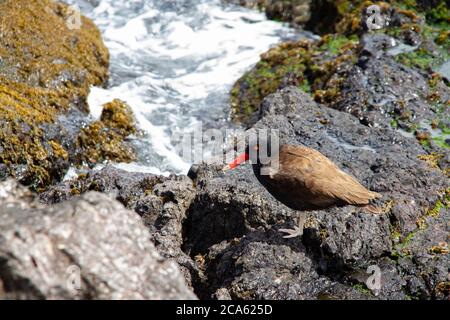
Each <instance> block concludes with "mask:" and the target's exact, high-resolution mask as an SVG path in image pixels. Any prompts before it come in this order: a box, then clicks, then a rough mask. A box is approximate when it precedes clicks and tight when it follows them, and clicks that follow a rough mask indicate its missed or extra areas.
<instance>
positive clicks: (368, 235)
mask: <svg viewBox="0 0 450 320" xmlns="http://www.w3.org/2000/svg"><path fill="white" fill-rule="evenodd" d="M22 2H25V1H14V2H13V1H3V2H1V3H0V6H1V8H2V9H8V10H11V13H14V12H15V11H14V10H15V9H17V8H19V7H20V4H21V3H22ZM325 2H327V1H322V3H325ZM42 3H44V5H45V4H48V5H49V6H50V8H51V10H49V11H46V13H45V15H49V16H46V18H49V19H56V20H55V23H63V22H62V20H61V19H62V18H61V17H62V16H63V13H61V12H64V8H65V7H64V6H61V5H55V4H53V3H50V2H42ZM305 3H306V2H305ZM383 8H384V9H383V10H388V9H389V8H390V7H388V6H385V7H383ZM22 9H23V8H22ZM41 9H42V8H41ZM355 10H356V9H355ZM3 12H4V11H3V10H2V11H0V17H2V19H3V20H2V21H4V19H8V17H9V16H11V15H9V16H8V15H5V14H3ZM25 12H26V14H29V15H30V17H29V18H34V19H38V18H36V17H34V15H32V13H31V11H26V10H25ZM355 12H356V11H355ZM389 12H390V14H392V16H393V17H394V16H397V17H400V16H402V17H403V16H406V18H408V19H413V18H414V16H413V15H411V14H407V13H405V12H403V13H399V12H398V10H397V11H396V10H394V11H392V10H391V11H389ZM352 14H354V12H353V11H352V12H351V13H348V15H345V17H346V19H344V20H343V22H342V23H340V24H339V26H344V25H345V26H347V27H352V26H353V27H355V29H358V30H359V26H360V25H359V24H356V23H355V24H352V23H350V24H345V23H344V22H349V21H353V19H350V18H351V17H353V18H356V16H354V15H352ZM406 18H405V19H406ZM6 21H7V20H6ZM39 21H40V20H39V19H38V20H37V21H36V23H39ZM58 21H59V22H58ZM83 21H84V20H83ZM358 21H359V20H358ZM86 23H88V24H89V23H90V22H88V21H87V20H86ZM6 25H7V26H9V27H10V28H13V27H14V28H16V27H15V26H16V24H13V23H12V22H10V23H9V24H8V23H7V24H6ZM38 25H39V24H38ZM17 26H19V27H20V28H26V27H25V25H24V24H20V23H19V24H17ZM19 27H18V28H19ZM20 28H19V29H18V30H19V31H20V30H24V29H20ZM92 28H94V27H92ZM11 30H16V29H11ZM25 30H27V29H25ZM93 30H94V31H93ZM408 30H409V29H408ZM408 30H406V29H405V30H404V31H405V34H404V35H403V33H402V37H403V36H404V37H408V34H409V36H411V33H410V32H409V31H408ZM19 31H15V32H19ZM66 31H67V30H66ZM91 31H93V32H92V33H89V36H88V35H82V34H78V33H77V32H82V31H67V32H69V34H71V32H74V35H73V36H74V37H78V38H77V39H78V40H77V41H74V42H70V43H75V44H74V45H76V44H80V43H83V41H91V42H88V44H86V45H87V47H88V48H90V49H92V48H94V52H93V53H92V55H90V53H89V54H88V57H91V58H92V57H95V59H100V60H97V62H99V61H100V62H101V63H100V65H101V66H102V68H101V70H103V71H104V72H106V66H107V59H106V53H105V52H104V51H103V49H102V48H103V47H102V45H101V43H100V44H99V43H98V42H96V41H95V39H93V37H92V36H93V35H94V38H97V36H98V33H97V31H96V29H95V28H94V29H92V30H91ZM360 31H361V32H362V33H361V34H358V35H357V37H355V36H352V35H351V34H350V35H348V34H341V35H336V34H333V35H328V36H324V37H322V39H320V40H318V41H317V42H298V43H288V44H282V45H280V46H279V47H277V48H274V49H272V50H271V51H269V52H268V53H267V54H265V55H263V57H262V61H261V62H260V63H259V64H258V65H257V66H256V67H255V69H253V70H250V71H249V73H248V74H246V75H244V77H243V78H242V79H241V80H239V81H238V85H237V86H236V87H235V90H234V92H233V94H232V95H233V99H238V100H235V101H234V103H235V104H234V115H235V119H237V120H238V121H241V123H243V124H244V125H245V126H247V127H248V128H270V129H277V130H279V133H280V137H281V139H282V142H289V143H294V144H299V145H305V146H308V147H311V148H314V149H316V150H318V151H320V152H322V153H323V154H325V155H326V156H327V157H329V158H330V159H332V160H333V161H334V162H335V163H336V164H337V165H338V166H339V167H341V168H342V169H343V170H345V171H346V172H348V173H349V174H351V175H353V176H354V177H356V178H357V179H358V180H359V181H361V182H362V183H363V184H364V185H365V186H366V187H368V188H370V189H371V190H373V191H376V192H379V193H380V194H382V196H383V197H382V199H380V200H379V202H378V203H377V205H378V206H379V207H380V208H382V213H380V214H369V213H367V212H364V211H362V210H361V209H359V208H355V207H343V208H333V209H329V210H321V211H316V212H310V213H308V217H307V222H306V226H305V231H304V235H303V237H302V238H296V239H289V240H288V239H283V238H282V234H281V233H279V231H278V229H280V228H285V227H287V226H291V225H292V223H293V220H294V218H295V216H296V212H294V211H292V210H290V209H288V208H287V207H285V206H284V205H282V204H281V203H279V202H277V201H276V200H275V199H274V198H272V197H271V195H270V194H268V193H267V191H266V190H265V189H264V188H263V187H262V186H261V185H260V184H259V183H258V181H257V180H256V178H255V177H254V176H253V173H252V170H251V168H250V166H241V167H239V168H237V169H235V170H233V171H231V172H229V173H226V174H224V173H223V172H222V171H221V170H220V169H221V166H220V165H214V164H209V165H207V164H198V165H194V166H193V167H192V168H191V170H190V172H189V174H188V176H176V175H171V176H169V177H161V176H155V175H152V174H145V173H129V172H125V171H122V170H119V169H116V168H114V167H112V166H106V167H105V168H104V169H102V170H99V171H94V170H90V171H87V173H85V174H80V175H79V176H78V177H77V178H76V179H73V180H70V181H64V182H58V181H59V180H60V179H61V176H62V174H63V173H64V172H65V170H66V169H67V167H68V165H69V164H72V163H74V164H77V163H79V162H87V163H90V164H93V163H95V162H96V161H99V160H100V161H101V160H104V159H114V158H117V159H120V160H126V159H129V158H130V157H129V156H127V155H129V154H130V153H128V152H122V151H126V150H128V149H127V148H126V147H125V146H124V145H123V144H122V141H123V137H124V136H126V135H128V134H131V133H133V132H134V127H133V126H132V116H131V115H130V114H129V110H128V108H127V107H125V106H124V105H123V104H122V103H120V102H118V101H116V102H113V103H111V104H108V105H106V106H105V108H104V111H103V114H102V117H101V119H98V120H97V121H95V122H92V121H91V122H89V118H88V117H87V116H86V103H85V98H86V94H87V91H84V90H87V89H86V88H87V87H86V86H87V85H88V84H97V85H98V84H101V83H104V81H106V74H104V75H102V76H101V77H95V76H93V75H91V72H93V74H96V75H98V74H99V73H98V72H97V73H96V72H94V71H93V70H98V69H96V68H94V69H91V68H90V67H88V65H86V64H85V65H84V66H79V65H78V64H76V63H75V62H71V61H74V60H72V59H70V56H68V55H63V57H64V59H65V61H67V63H65V64H63V65H65V68H67V69H64V68H63V69H64V70H68V71H67V72H68V73H67V75H68V74H72V73H71V72H73V73H74V74H75V75H77V74H78V75H80V74H82V75H84V78H83V79H84V80H83V81H81V80H77V81H75V80H74V81H72V80H68V78H65V77H63V79H66V80H60V81H63V82H56V84H55V82H52V81H50V82H46V81H43V82H42V81H37V80H33V79H37V78H36V77H38V76H40V75H41V73H40V72H37V71H36V70H40V69H33V66H32V65H31V66H28V65H27V67H26V68H25V67H24V68H23V69H20V68H17V67H15V68H13V64H11V63H12V62H11V63H10V62H8V59H6V58H3V55H2V60H1V64H0V76H1V77H4V78H5V79H6V80H5V81H8V82H3V81H2V82H1V83H2V85H1V86H3V83H7V84H8V88H10V89H7V88H6V86H5V87H0V88H2V89H3V90H2V91H0V98H2V99H4V100H0V101H1V103H0V115H2V114H6V115H10V114H11V113H8V112H9V111H10V110H14V108H17V111H15V112H16V115H17V121H13V122H10V121H9V122H8V121H7V120H8V118H0V119H5V120H4V124H5V125H7V126H11V125H12V124H14V125H17V127H14V130H13V131H12V132H13V133H17V135H18V136H17V137H16V138H15V139H16V140H15V141H16V142H17V143H14V144H8V142H9V141H10V140H8V139H7V138H9V137H10V135H8V136H4V137H3V138H2V139H3V140H1V141H2V144H1V148H3V149H2V151H3V150H11V151H9V152H2V153H1V154H2V157H3V158H1V159H6V158H5V157H6V156H7V157H9V158H8V159H9V160H8V161H6V160H2V162H1V164H0V172H3V176H5V177H6V176H8V175H12V176H15V177H16V178H18V179H19V180H20V181H21V182H23V183H27V184H31V185H32V186H33V187H34V188H35V189H38V190H39V191H41V192H40V193H39V194H35V193H32V192H31V191H29V190H28V189H26V188H24V187H22V186H19V185H17V183H16V182H14V181H13V180H7V181H5V182H2V183H0V298H68V299H69V298H94V299H95V298H99V299H102V298H118V299H121V298H149V299H153V298H158V299H169V298H175V299H178V298H181V299H190V298H196V297H198V298H201V299H210V298H215V299H448V298H449V297H450V278H449V265H450V261H449V260H450V256H449V248H448V242H449V236H448V234H449V233H448V231H449V229H448V228H449V225H448V221H450V219H449V218H450V189H449V180H448V166H449V162H450V157H449V153H448V149H446V148H445V143H446V142H445V141H439V140H436V139H432V138H430V137H429V138H426V139H424V138H420V133H421V132H422V131H421V128H420V127H419V125H420V123H418V122H417V119H420V118H423V119H428V120H429V121H433V120H434V119H437V120H436V121H437V123H436V127H440V128H442V130H444V129H445V128H446V127H448V124H447V122H446V121H448V117H446V116H445V115H446V114H447V112H448V110H447V109H445V108H442V106H443V105H445V99H448V95H449V93H448V86H447V85H448V81H447V80H446V79H445V78H443V77H440V76H438V75H434V74H433V73H431V71H430V70H431V69H427V68H428V66H427V67H425V69H423V68H422V69H421V68H420V67H418V66H416V65H411V66H408V65H406V64H405V63H404V62H405V61H403V60H398V59H396V58H395V55H394V56H393V55H391V54H389V50H390V49H395V48H396V47H397V45H394V42H393V41H396V42H395V43H397V42H398V41H399V38H398V37H395V36H393V35H391V34H390V33H387V32H381V33H374V32H369V33H367V32H363V31H364V30H363V29H361V30H360ZM397 31H398V30H397ZM6 34H9V35H10V37H12V36H13V35H14V34H15V33H14V32H12V33H6ZM44 34H45V33H44ZM433 35H436V34H435V31H433ZM421 36H422V35H421ZM2 39H3V40H4V35H3V34H2V38H0V52H4V50H12V49H11V48H12V47H11V46H9V45H8V46H6V45H3V46H1V44H2V41H3V40H2ZM20 39H23V37H21V38H20ZM70 39H73V38H70ZM402 39H403V40H402V41H404V40H405V39H406V38H402ZM420 39H422V40H423V39H425V38H420ZM66 40H67V38H66V37H63V36H62V38H60V39H58V41H55V42H61V41H66ZM7 41H9V42H11V41H12V40H11V38H9V39H7ZM46 41H50V42H49V43H52V42H51V40H49V39H47V40H46ZM433 41H434V40H433ZM435 44H436V43H435ZM21 46H25V48H28V47H26V44H21ZM20 48H22V47H20ZM35 48H39V47H38V46H37V47H36V46H30V48H28V49H27V50H25V52H29V54H31V55H33V54H36V55H37V56H36V57H35V59H32V60H31V61H41V60H39V59H43V58H39V55H38V53H37V52H35V51H33V50H35ZM439 48H440V47H439ZM439 48H437V49H436V50H437V51H436V55H439V54H441V52H439V50H440V49H439ZM41 49H42V48H41ZM2 50H3V51H2ZM36 50H37V49H36ZM42 50H43V49H42ZM95 50H97V51H98V52H97V51H95ZM56 52H58V51H56ZM83 52H84V51H83ZM87 52H90V50H87ZM99 52H100V53H101V52H103V53H104V54H103V55H102V54H100V55H99ZM67 54H68V53H67ZM6 56H7V57H10V58H9V59H13V58H11V57H15V56H13V55H5V57H6ZM58 56H59V55H58ZM102 56H103V58H105V59H102V58H101V57H102ZM19 57H20V56H19ZM16 59H21V58H17V57H16ZM27 61H28V60H27ZM297 62H298V63H297ZM414 63H417V60H414ZM56 65H57V66H60V64H58V63H56ZM94 65H96V66H97V67H98V64H97V63H95V64H94ZM18 66H22V64H20V63H19V64H18ZM58 68H59V67H58ZM30 70H34V73H33V72H32V73H27V72H30ZM42 70H54V69H51V68H48V66H46V67H42ZM57 70H59V69H57ZM80 70H81V71H80ZM19 71H20V72H19ZM61 71H62V70H59V71H58V72H56V71H55V72H56V73H53V72H54V71H48V72H51V74H52V75H53V76H54V77H53V78H51V77H50V78H49V79H53V80H55V79H61V78H58V77H56V75H60V72H61ZM260 71H264V72H260ZM286 71H289V72H286ZM32 74H34V76H31V75H32ZM64 74H66V73H64ZM24 75H27V77H25V76H24ZM253 75H257V77H256V78H254V77H253ZM19 76H21V77H23V78H19ZM8 77H9V78H8ZM55 77H56V78H55ZM2 79H3V78H2ZM43 79H44V78H43ZM70 79H72V78H70ZM74 79H79V78H74ZM86 79H87V80H86ZM253 79H256V80H257V81H252V80H253ZM28 81H37V82H33V83H31V82H28ZM55 81H56V80H55ZM80 81H81V82H80ZM52 83H53V84H54V87H52ZM19 85H20V86H22V87H20V88H23V89H21V90H18V89H17V90H16V89H14V90H16V91H14V92H15V93H14V94H12V93H11V90H12V89H11V88H16V86H19ZM29 87H32V88H33V90H32V91H28V88H29ZM74 88H75V89H76V88H78V89H76V90H75V91H73V89H74ZM236 88H237V89H236ZM249 88H250V89H255V91H251V90H249ZM81 89H83V90H81ZM334 89H335V90H334ZM34 90H38V93H39V94H33V93H29V92H35V91H34ZM60 92H63V93H64V94H63V95H62V96H61V95H59V93H60ZM74 92H75V93H78V95H73V94H74ZM80 92H81V93H80ZM28 93H29V95H28V96H26V99H27V100H25V98H23V95H25V94H28ZM43 93H48V95H45V94H43ZM2 94H3V95H2ZM49 96H50V97H52V98H54V100H46V99H49V98H48V97H49ZM11 97H13V98H14V99H13V98H11ZM33 97H34V98H36V99H43V100H42V101H41V100H39V101H41V102H40V103H39V104H34V103H31V102H30V101H34V100H32V98H33ZM61 97H68V98H67V101H66V100H59V98H61ZM74 97H77V99H75V100H72V98H74ZM57 98H58V99H57ZM11 99H12V100H11ZM401 100H404V101H405V103H404V104H403V107H402V106H401V105H402V104H401V103H400V102H399V101H401ZM5 101H6V102H5ZM60 101H63V102H64V103H60ZM236 101H238V102H237V103H236ZM23 103H28V104H27V106H32V107H33V108H31V107H30V108H28V109H26V110H29V109H30V110H35V111H33V112H36V114H33V117H26V116H25V113H21V112H19V111H22V110H24V108H23ZM58 103H60V104H58ZM42 106H45V107H47V106H48V107H55V108H56V107H58V108H56V109H49V110H51V115H52V117H51V118H45V121H41V120H39V119H40V118H39V117H37V116H36V115H40V114H41V113H42V112H43V113H44V114H47V112H50V111H48V109H47V108H43V107H42ZM60 107H61V108H60ZM434 107H436V108H437V109H436V110H434V109H433V108H434ZM55 110H57V111H58V112H53V111H55ZM53 115H57V116H53ZM22 116H23V118H22ZM36 121H37V122H36ZM394 124H396V125H394ZM103 127H107V128H109V129H105V130H104V129H102V128H103ZM7 128H9V127H7ZM62 128H64V130H66V131H64V130H62ZM37 129H40V130H38V132H40V133H39V135H36V136H35V135H34V132H35V130H37ZM44 129H45V130H44ZM72 129H73V130H72ZM399 129H402V130H399ZM11 130H12V129H11ZM27 130H28V131H27ZM408 131H410V132H408ZM4 132H7V131H4ZM52 132H53V134H54V136H55V138H51V139H50V138H48V135H49V134H51V133H52ZM55 132H56V133H57V134H56V133H55ZM61 132H67V134H65V133H64V134H62V133H61ZM410 133H414V134H410ZM0 134H1V133H0ZM83 134H84V135H85V137H86V139H83ZM110 134H113V136H111V135H110ZM80 135H81V136H80ZM13 136H14V135H13ZM61 136H62V137H65V138H64V139H66V138H67V140H63V141H67V143H64V142H63V141H60V140H57V139H58V137H61ZM90 136H94V137H97V136H98V137H99V139H94V141H91V140H90V139H87V137H90ZM116 137H117V139H116ZM27 139H32V140H30V141H32V142H33V143H32V144H31V145H30V144H29V143H27V141H28V140H27ZM54 139H56V140H55V141H59V142H58V145H60V146H61V147H62V148H63V149H64V150H65V151H66V153H67V157H60V158H61V159H62V160H58V161H59V162H58V161H51V159H52V158H49V155H48V154H47V153H46V152H47V151H48V150H50V149H49V148H50V147H52V148H53V146H54V145H53V144H52V142H51V141H52V140H54ZM18 141H25V143H18ZM95 141H98V143H97V142H95ZM105 141H106V142H108V141H109V142H110V143H105ZM442 142H443V143H442ZM69 145H70V146H74V147H73V148H72V147H70V148H69V147H68V146H69ZM36 146H42V148H44V149H42V150H44V151H42V150H41V149H39V148H37V149H34V148H35V147H36ZM49 146H50V147H49ZM116 147H118V149H117V148H116ZM5 148H10V149H5ZM55 149H57V150H61V149H59V148H58V147H57V146H56V145H55ZM30 150H33V151H34V150H39V151H40V152H39V153H30ZM80 150H82V151H83V152H81V151H80ZM117 150H119V151H120V152H118V151H117ZM60 154H61V155H64V152H62V151H61V153H60ZM12 155H21V156H17V158H11V157H12ZM37 155H40V156H41V157H37ZM80 155H82V156H81V159H82V160H77V159H79V158H80ZM30 159H31V160H30ZM49 159H50V160H49ZM43 160H46V161H47V162H45V161H44V162H43ZM41 163H44V164H46V165H45V166H44V165H41V166H38V165H37V164H41ZM36 168H41V169H39V170H37V171H36ZM2 170H3V171H2ZM19 173H20V174H19ZM22 173H26V174H22ZM42 177H48V179H47V178H46V179H47V180H45V179H44V180H43V179H42ZM49 177H51V178H49ZM50 182H53V183H52V184H51V185H49V183H50ZM39 186H46V189H45V190H41V188H40V187H39ZM370 270H379V271H380V275H381V282H380V287H379V288H374V287H372V286H370V285H369V286H368V285H367V283H368V282H367V281H368V279H369V277H370V276H371V273H370V272H373V271H370ZM74 276H75V277H74ZM77 276H78V278H77ZM77 279H79V281H78V283H77V281H76V280H77ZM68 280H69V283H68ZM72 280H74V281H72Z"/></svg>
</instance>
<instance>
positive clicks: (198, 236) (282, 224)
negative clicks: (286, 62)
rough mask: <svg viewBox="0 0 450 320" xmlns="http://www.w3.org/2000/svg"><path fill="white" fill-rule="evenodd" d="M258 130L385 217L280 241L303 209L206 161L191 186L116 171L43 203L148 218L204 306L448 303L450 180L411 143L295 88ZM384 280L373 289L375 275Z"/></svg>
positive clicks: (332, 220) (339, 215) (313, 223)
mask: <svg viewBox="0 0 450 320" xmlns="http://www.w3.org/2000/svg"><path fill="white" fill-rule="evenodd" d="M258 117H259V118H260V120H259V121H258V122H257V123H256V124H255V126H254V127H255V128H270V129H278V130H279V133H280V137H281V139H282V142H290V143H294V144H301V145H305V146H308V147H312V148H315V149H317V150H319V151H320V152H322V153H323V154H325V155H326V156H328V157H329V158H330V159H332V160H333V161H334V162H335V163H337V164H338V165H339V166H340V167H341V168H343V169H344V170H345V171H346V172H348V173H350V174H351V175H353V176H355V177H356V178H357V179H358V180H360V181H361V182H362V183H363V184H364V185H365V186H367V187H368V188H370V189H371V190H374V191H377V192H380V193H381V194H382V195H383V198H382V199H381V200H380V201H379V202H378V203H377V206H379V207H380V208H382V209H383V213H382V214H378V215H375V214H369V213H367V212H365V211H363V210H362V209H359V208H355V207H351V206H349V207H343V208H334V209H329V210H321V211H316V212H310V213H308V219H307V222H306V228H305V231H304V235H303V237H302V238H301V239H291V240H286V239H283V238H282V234H281V233H279V232H278V229H280V228H286V227H290V226H292V224H293V223H294V218H295V216H296V212H294V211H292V210H290V209H288V208H287V207H285V206H284V205H283V204H281V203H279V202H278V201H276V200H275V199H274V198H273V197H272V196H271V195H270V194H269V193H268V192H267V191H266V190H265V189H264V188H263V187H262V186H261V185H260V184H259V183H258V182H257V180H256V178H255V177H254V175H253V172H252V169H251V166H249V165H244V166H240V167H239V168H237V169H235V170H233V171H231V172H227V173H223V172H222V171H221V170H220V169H221V165H214V164H212V165H211V164H209V165H206V164H200V165H195V166H193V167H192V168H191V170H190V172H189V174H188V176H189V178H190V179H192V181H191V180H190V179H189V178H187V177H176V176H171V177H169V178H163V177H156V176H154V175H149V174H138V173H127V172H124V171H121V170H118V169H114V168H112V167H106V168H105V169H103V170H101V171H99V172H97V173H90V174H88V175H86V176H81V177H79V178H78V179H77V180H74V181H68V182H65V183H64V184H60V185H58V186H55V187H52V188H51V189H49V190H48V191H47V192H45V193H43V194H42V195H41V201H43V202H58V201H62V200H65V199H68V198H71V197H73V196H74V195H78V194H79V193H84V192H87V191H88V190H96V191H101V192H112V193H113V194H114V197H115V198H116V199H118V200H120V201H121V202H122V203H124V204H125V205H126V206H127V207H128V208H130V209H133V210H135V211H136V212H137V213H138V214H139V215H141V216H142V218H143V219H144V222H145V224H146V226H147V227H148V230H149V232H150V234H151V239H153V240H154V242H155V244H156V247H157V249H158V250H159V251H160V252H161V254H162V255H163V256H164V257H167V258H174V259H175V260H176V261H177V262H178V263H179V264H180V265H181V266H182V269H183V270H184V271H185V272H184V274H185V276H186V279H187V280H188V282H189V283H190V284H191V285H192V287H193V288H194V290H195V292H196V294H197V295H198V296H199V297H200V298H217V299H230V298H232V299H255V298H261V299H380V298H381V299H412V298H413V299H416V298H420V299H434V298H437V299H445V298H447V297H448V294H449V291H448V285H449V279H448V266H449V255H448V244H447V243H448V220H449V214H450V210H449V203H448V202H449V190H448V187H449V181H448V177H447V176H446V175H445V174H444V172H443V171H442V170H441V169H439V167H437V166H434V165H433V162H430V161H429V158H427V156H429V155H427V151H426V150H425V149H424V147H423V146H422V145H421V144H420V143H419V142H418V141H417V140H416V139H414V138H408V137H405V136H403V135H402V134H400V133H399V132H397V131H395V130H392V129H391V128H383V127H368V126H366V125H364V124H362V123H361V122H360V121H359V120H358V119H357V118H356V117H354V116H352V115H351V114H349V113H347V112H341V111H338V110H335V109H332V108H327V107H324V106H321V105H318V104H317V103H316V102H314V101H313V100H312V99H311V97H310V96H309V95H308V94H306V93H304V92H302V91H300V90H299V89H297V88H295V87H287V88H285V89H283V90H280V91H278V92H276V93H275V94H272V95H270V96H269V97H267V98H266V99H265V100H264V101H263V104H262V107H261V110H260V114H259V116H258ZM371 266H375V268H379V270H380V271H381V288H380V289H379V290H378V289H373V290H369V289H368V287H367V283H366V282H367V281H368V279H369V276H370V275H371V274H370V273H368V268H369V267H371Z"/></svg>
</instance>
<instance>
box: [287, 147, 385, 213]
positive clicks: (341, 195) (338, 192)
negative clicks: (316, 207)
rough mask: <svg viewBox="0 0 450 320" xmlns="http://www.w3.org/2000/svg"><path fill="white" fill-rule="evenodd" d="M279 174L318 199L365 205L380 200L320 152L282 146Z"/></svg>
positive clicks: (375, 194) (377, 195) (376, 194)
mask: <svg viewBox="0 0 450 320" xmlns="http://www.w3.org/2000/svg"><path fill="white" fill-rule="evenodd" d="M280 166H281V168H282V170H281V171H282V172H283V174H286V175H289V176H295V177H296V179H299V180H301V183H302V184H303V185H304V186H305V188H306V189H308V190H309V191H310V192H311V193H312V194H314V195H316V196H317V197H318V199H321V198H322V199H323V200H324V201H325V200H326V199H327V198H328V199H335V200H341V201H344V202H346V203H348V204H353V205H365V204H368V203H369V201H370V200H372V199H375V198H378V197H381V195H380V194H378V193H376V192H372V191H370V190H368V189H366V188H365V187H364V186H362V185H361V184H360V183H359V182H358V181H357V180H356V179H355V178H353V177H351V176H350V175H348V174H347V173H345V172H344V171H342V170H341V169H339V168H338V167H337V166H336V165H335V164H334V163H333V162H332V161H331V160H330V159H328V158H327V157H325V156H324V155H323V154H321V153H320V152H318V151H316V150H313V149H310V148H306V147H301V146H293V145H283V146H282V147H281V149H280Z"/></svg>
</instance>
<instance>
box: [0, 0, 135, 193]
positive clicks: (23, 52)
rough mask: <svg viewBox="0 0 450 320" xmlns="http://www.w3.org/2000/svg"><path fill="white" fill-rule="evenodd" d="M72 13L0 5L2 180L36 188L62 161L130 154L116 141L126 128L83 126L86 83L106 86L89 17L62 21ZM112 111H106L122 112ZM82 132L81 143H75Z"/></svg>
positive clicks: (47, 5)
mask: <svg viewBox="0 0 450 320" xmlns="http://www.w3.org/2000/svg"><path fill="white" fill-rule="evenodd" d="M37 13H39V14H37ZM76 14H77V13H76V12H74V10H71V9H70V8H69V7H68V6H67V5H65V4H62V3H57V2H55V1H49V0H42V1H27V0H6V1H1V2H0V26H1V30H0V178H2V179H4V178H5V177H7V176H12V177H15V178H16V179H18V180H19V181H21V182H22V183H24V184H27V185H31V186H32V187H34V188H35V189H43V188H45V187H46V186H48V185H49V184H51V183H55V182H58V181H60V180H61V179H62V177H63V176H64V174H65V172H66V171H67V169H68V168H69V166H70V164H74V163H75V164H79V163H81V162H83V161H85V162H86V163H87V164H92V163H95V162H97V161H102V160H104V159H105V158H106V159H118V160H129V158H130V157H128V156H127V155H129V154H131V152H130V151H129V147H128V146H127V145H126V144H125V143H124V142H123V140H124V138H125V137H126V136H127V135H128V134H130V133H131V132H124V131H120V130H117V127H116V126H112V127H110V126H107V125H106V123H104V122H95V123H93V124H89V123H90V122H92V120H91V119H90V118H89V117H88V111H89V107H88V105H87V95H88V93H89V88H90V86H94V85H96V86H102V85H105V84H106V81H107V79H108V65H109V53H108V50H107V49H106V47H105V46H104V44H103V42H102V40H101V36H100V32H99V31H98V29H97V27H96V26H95V25H94V24H93V23H92V21H90V20H89V19H87V18H85V17H81V20H80V22H81V25H80V26H79V27H78V26H72V25H71V24H70V23H71V21H73V19H72V17H73V16H74V15H76ZM119 104H120V105H124V104H123V103H122V102H120V103H119V102H118V101H116V102H114V103H112V105H115V106H117V105H119ZM110 105H111V104H110ZM110 105H106V106H105V109H108V110H109V111H111V108H110V107H109V106H110ZM118 109H119V108H115V109H113V110H112V111H114V112H117V113H120V114H123V112H120V110H118ZM108 110H107V111H108ZM116 122H117V121H116ZM112 123H113V122H109V123H108V124H112ZM85 127H87V128H85ZM86 131H89V135H90V138H91V139H92V141H91V143H90V144H89V145H86V143H83V137H84V135H85V133H86ZM95 149H100V151H99V152H93V150H95ZM105 149H107V150H106V151H105ZM85 152H86V153H87V156H83V154H84V153H85ZM92 154H94V155H96V156H97V157H94V158H93V157H92ZM124 154H125V155H126V156H124ZM105 155H106V156H105Z"/></svg>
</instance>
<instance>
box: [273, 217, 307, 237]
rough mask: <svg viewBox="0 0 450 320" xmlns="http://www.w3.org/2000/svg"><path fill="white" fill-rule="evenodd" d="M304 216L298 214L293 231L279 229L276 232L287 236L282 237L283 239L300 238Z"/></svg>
mask: <svg viewBox="0 0 450 320" xmlns="http://www.w3.org/2000/svg"><path fill="white" fill-rule="evenodd" d="M305 221H306V215H305V213H303V212H300V213H299V215H298V218H297V225H296V226H295V227H294V229H279V230H278V231H280V232H282V233H287V234H288V235H287V236H284V237H283V238H284V239H290V238H296V237H301V236H302V235H303V226H304V225H305Z"/></svg>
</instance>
